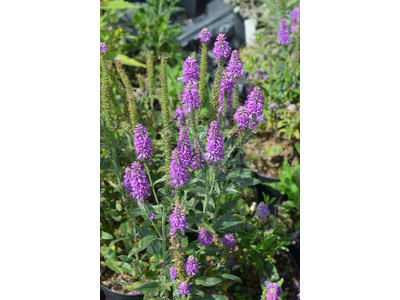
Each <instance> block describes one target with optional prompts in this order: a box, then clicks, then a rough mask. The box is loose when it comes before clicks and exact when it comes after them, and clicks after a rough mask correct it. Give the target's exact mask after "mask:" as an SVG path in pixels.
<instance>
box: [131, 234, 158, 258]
mask: <svg viewBox="0 0 400 300" xmlns="http://www.w3.org/2000/svg"><path fill="white" fill-rule="evenodd" d="M155 240H157V237H156V236H154V235H147V236H145V237H144V238H143V239H141V240H140V241H139V243H138V245H137V246H136V247H134V248H132V250H131V251H130V252H129V254H128V257H131V256H132V255H135V254H136V253H138V252H140V251H143V250H144V249H146V248H147V247H148V246H149V245H150V244H151V243H152V242H154V241H155Z"/></svg>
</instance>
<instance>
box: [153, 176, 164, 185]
mask: <svg viewBox="0 0 400 300" xmlns="http://www.w3.org/2000/svg"><path fill="white" fill-rule="evenodd" d="M165 178H166V177H165V175H164V176H163V177H161V178H160V179H158V180H156V181H155V182H154V183H153V186H154V185H156V184H157V183H161V182H164V181H165Z"/></svg>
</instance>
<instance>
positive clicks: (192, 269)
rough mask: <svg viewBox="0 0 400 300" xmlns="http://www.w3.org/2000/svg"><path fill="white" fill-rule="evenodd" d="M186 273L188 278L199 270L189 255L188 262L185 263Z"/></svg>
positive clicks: (192, 257)
mask: <svg viewBox="0 0 400 300" xmlns="http://www.w3.org/2000/svg"><path fill="white" fill-rule="evenodd" d="M185 269H186V273H187V274H188V275H189V276H194V275H196V273H197V271H198V270H199V263H198V262H197V261H196V260H195V259H194V256H193V255H190V256H189V258H188V260H187V261H186V267H185Z"/></svg>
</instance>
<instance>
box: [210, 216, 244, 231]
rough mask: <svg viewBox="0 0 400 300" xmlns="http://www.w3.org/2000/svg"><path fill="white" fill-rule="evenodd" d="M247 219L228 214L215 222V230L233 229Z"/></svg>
mask: <svg viewBox="0 0 400 300" xmlns="http://www.w3.org/2000/svg"><path fill="white" fill-rule="evenodd" d="M245 220H246V219H245V218H242V217H240V216H239V215H233V214H226V215H223V216H221V217H219V218H218V220H217V221H215V224H214V226H213V227H214V229H215V230H218V229H222V228H227V227H232V226H235V225H238V224H241V223H244V221H245Z"/></svg>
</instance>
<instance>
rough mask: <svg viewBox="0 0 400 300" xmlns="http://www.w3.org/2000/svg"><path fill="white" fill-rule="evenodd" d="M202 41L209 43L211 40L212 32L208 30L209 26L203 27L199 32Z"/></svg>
mask: <svg viewBox="0 0 400 300" xmlns="http://www.w3.org/2000/svg"><path fill="white" fill-rule="evenodd" d="M199 38H200V42H202V43H208V42H209V41H210V40H211V33H210V31H208V28H207V27H205V28H203V29H202V30H201V31H200V33H199Z"/></svg>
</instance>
